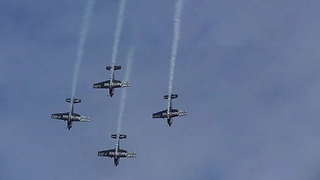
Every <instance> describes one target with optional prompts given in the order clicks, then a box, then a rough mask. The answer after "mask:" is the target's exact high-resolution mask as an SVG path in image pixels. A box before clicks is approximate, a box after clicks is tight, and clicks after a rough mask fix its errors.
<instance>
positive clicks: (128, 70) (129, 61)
mask: <svg viewBox="0 0 320 180" xmlns="http://www.w3.org/2000/svg"><path fill="white" fill-rule="evenodd" d="M134 50H135V48H134V47H131V48H130V50H129V53H128V56H127V65H126V72H125V77H124V81H130V73H131V64H132V61H133V54H134ZM126 96H127V88H124V89H123V91H122V95H121V99H120V108H119V117H118V125H117V126H118V128H117V134H120V130H121V122H122V117H123V110H124V105H125V100H126ZM118 137H119V136H118ZM117 146H118V144H117Z"/></svg>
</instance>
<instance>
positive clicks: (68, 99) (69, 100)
mask: <svg viewBox="0 0 320 180" xmlns="http://www.w3.org/2000/svg"><path fill="white" fill-rule="evenodd" d="M66 102H68V103H72V102H71V98H67V99H66ZM73 103H81V99H76V98H73Z"/></svg>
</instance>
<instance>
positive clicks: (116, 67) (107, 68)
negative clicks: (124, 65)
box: [106, 66, 121, 70]
mask: <svg viewBox="0 0 320 180" xmlns="http://www.w3.org/2000/svg"><path fill="white" fill-rule="evenodd" d="M111 69H112V67H111V66H107V67H106V70H111ZM119 69H121V66H114V70H119Z"/></svg>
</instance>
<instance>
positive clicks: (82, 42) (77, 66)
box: [70, 0, 95, 111]
mask: <svg viewBox="0 0 320 180" xmlns="http://www.w3.org/2000/svg"><path fill="white" fill-rule="evenodd" d="M94 3H95V0H88V2H87V5H86V9H85V15H84V17H83V22H82V26H81V32H80V39H79V44H78V52H77V60H76V64H75V66H74V70H73V82H72V90H71V102H73V99H74V96H75V94H76V87H77V80H78V74H79V69H80V65H81V60H82V56H83V49H84V45H85V42H86V38H87V32H88V28H89V20H90V16H91V13H92V7H93V5H94ZM71 108H72V103H71V104H70V111H71Z"/></svg>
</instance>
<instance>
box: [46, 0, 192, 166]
mask: <svg viewBox="0 0 320 180" xmlns="http://www.w3.org/2000/svg"><path fill="white" fill-rule="evenodd" d="M179 4H180V5H179ZM90 5H92V4H90V3H89V6H88V8H90ZM124 5H125V1H120V10H119V14H120V12H122V11H123V9H124ZM179 8H180V11H179V10H178V9H179ZM181 8H182V1H181V0H178V1H177V5H176V12H175V13H176V15H177V14H178V13H179V12H181ZM88 13H90V11H88ZM176 15H175V16H176ZM86 16H88V17H89V15H88V14H87V15H86ZM177 16H178V15H177ZM120 17H121V15H119V17H118V18H119V19H120ZM84 19H85V20H87V19H88V18H84ZM84 22H85V21H84ZM118 22H119V23H121V22H122V20H118ZM178 22H179V21H178ZM84 24H86V23H84ZM174 25H175V26H174V29H179V27H180V25H179V23H174ZM117 28H120V29H121V24H120V25H119V24H117ZM116 32H118V29H117V30H116ZM120 32H121V31H120ZM116 34H117V33H116ZM178 35H179V34H178V33H176V31H175V33H174V37H176V36H177V37H178ZM116 37H117V36H115V38H116ZM178 39H179V38H174V42H173V45H174V44H177V42H178ZM118 40H119V39H118ZM80 42H82V41H80ZM115 42H117V41H115ZM115 44H116V43H115ZM115 47H117V45H116V46H115ZM80 52H81V51H80ZM172 54H176V53H172ZM113 57H115V56H113ZM174 61H175V58H172V57H171V66H172V67H171V68H170V70H171V71H170V74H173V70H172V69H173V68H174ZM114 62H115V60H114V59H112V63H111V66H107V67H106V70H107V71H110V78H109V79H108V80H104V81H101V82H97V83H94V84H93V89H108V91H109V92H108V96H110V98H112V97H113V96H114V94H115V89H116V88H126V87H130V86H131V83H130V82H127V81H121V80H116V79H115V71H117V70H121V66H116V65H114ZM129 67H130V66H129ZM170 78H171V76H170ZM75 82H76V81H75V80H74V84H75ZM170 84H171V85H170ZM74 87H75V85H74V86H73V88H74ZM171 88H172V81H169V93H168V94H167V95H165V96H164V99H167V100H168V107H167V109H165V110H162V111H159V112H156V113H153V114H152V118H154V119H156V118H162V119H166V120H167V124H168V126H169V127H171V126H172V123H173V118H175V117H180V116H186V115H187V111H186V110H178V109H173V107H172V100H173V99H176V98H178V94H173V93H171ZM74 92H75V91H73V90H72V95H71V98H67V99H66V102H68V103H70V110H69V112H65V113H53V114H51V118H52V119H57V120H63V121H66V122H67V127H66V129H68V130H70V129H71V128H72V125H73V122H90V118H89V117H87V116H84V115H80V114H77V113H75V112H74V104H77V103H81V99H77V98H75V97H74ZM119 129H120V128H118V132H117V134H111V138H112V139H116V146H115V148H113V149H108V150H100V151H98V154H97V155H98V156H100V157H101V156H102V157H110V158H113V159H114V165H115V166H118V165H119V162H120V158H135V157H136V153H135V152H133V151H127V150H124V149H121V148H120V140H122V139H126V138H127V135H125V134H121V133H120V132H119V131H120V130H119Z"/></svg>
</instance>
